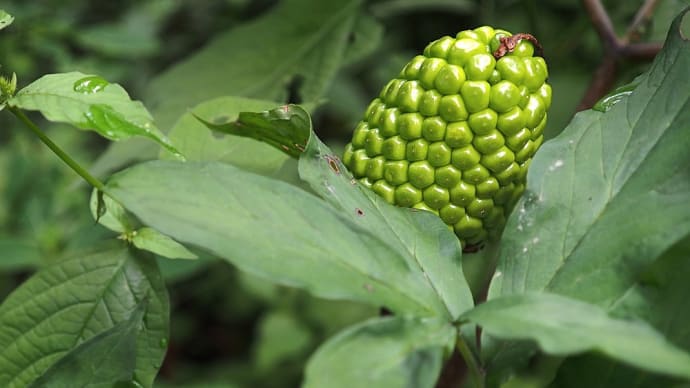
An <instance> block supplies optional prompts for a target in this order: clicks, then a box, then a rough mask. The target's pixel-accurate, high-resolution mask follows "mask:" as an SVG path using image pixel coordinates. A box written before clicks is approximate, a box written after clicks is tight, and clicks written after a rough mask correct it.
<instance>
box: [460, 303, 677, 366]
mask: <svg viewBox="0 0 690 388" xmlns="http://www.w3.org/2000/svg"><path fill="white" fill-rule="evenodd" d="M461 319H462V320H466V321H469V322H472V323H476V324H478V325H480V326H482V330H483V331H484V332H486V333H488V334H489V335H490V336H495V337H497V338H500V339H510V340H527V339H529V340H534V341H536V342H537V344H538V345H539V347H540V348H541V349H542V350H543V351H544V352H546V353H548V354H553V355H571V354H578V353H582V352H586V351H591V350H596V351H599V352H601V353H603V354H605V355H607V356H609V357H611V358H614V359H617V360H620V361H622V362H625V363H627V364H630V365H633V366H635V367H638V368H642V369H646V370H650V371H654V372H658V373H663V374H669V375H674V376H679V377H684V378H690V354H688V353H685V352H683V351H682V350H681V349H679V348H677V347H676V346H674V345H673V344H672V343H670V342H668V341H667V340H666V339H665V338H664V337H663V336H662V335H661V334H660V333H659V332H657V331H655V330H654V329H653V328H652V327H650V326H648V325H647V324H645V323H642V322H634V321H625V320H620V319H614V318H612V317H610V316H609V315H608V314H607V313H606V311H605V310H603V309H601V308H600V307H598V306H595V305H591V304H588V303H584V302H580V301H577V300H575V299H570V298H567V297H563V296H559V295H556V294H548V293H528V294H522V295H508V296H503V297H500V298H497V299H493V300H489V301H487V302H486V303H483V304H481V305H479V306H477V307H475V308H474V309H472V310H469V311H467V312H466V313H464V314H463V315H462V317H461Z"/></svg>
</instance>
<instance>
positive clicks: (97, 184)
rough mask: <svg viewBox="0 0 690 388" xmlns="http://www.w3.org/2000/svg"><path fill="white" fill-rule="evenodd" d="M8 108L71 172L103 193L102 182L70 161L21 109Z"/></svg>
mask: <svg viewBox="0 0 690 388" xmlns="http://www.w3.org/2000/svg"><path fill="white" fill-rule="evenodd" d="M8 108H9V110H10V112H12V114H14V115H15V116H16V117H17V118H18V119H19V121H21V122H22V123H24V125H25V126H26V127H27V128H29V129H30V130H31V131H32V132H33V133H34V134H36V136H38V138H39V139H41V141H42V142H43V144H45V145H46V146H48V148H50V150H51V151H53V152H54V153H55V154H56V155H57V156H58V157H59V158H60V159H61V160H62V161H63V162H65V164H67V165H68V166H69V167H70V168H71V169H72V170H74V172H76V173H77V174H79V176H81V177H82V178H83V179H84V180H85V181H86V182H88V183H89V184H90V185H91V186H93V187H94V188H96V189H98V190H100V191H103V190H104V189H105V185H104V184H103V182H101V181H100V180H98V178H96V177H94V176H93V175H91V174H90V173H89V172H88V171H87V170H86V169H85V168H84V167H82V166H81V165H80V164H79V163H77V162H76V161H75V160H74V159H72V158H71V157H70V156H69V155H67V153H66V152H65V151H64V150H63V149H62V148H60V146H58V145H57V144H55V143H54V142H53V141H52V140H51V139H50V138H49V137H48V135H46V134H45V132H43V131H42V130H41V128H39V127H38V126H37V125H36V124H34V122H33V121H31V119H29V118H28V117H27V116H26V115H25V114H24V112H22V110H21V109H18V108H16V107H12V106H10V107H8Z"/></svg>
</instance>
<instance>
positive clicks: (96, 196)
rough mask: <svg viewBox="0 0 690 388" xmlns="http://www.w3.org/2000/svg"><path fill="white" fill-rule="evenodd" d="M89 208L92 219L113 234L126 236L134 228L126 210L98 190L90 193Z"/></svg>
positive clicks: (133, 221) (133, 222)
mask: <svg viewBox="0 0 690 388" xmlns="http://www.w3.org/2000/svg"><path fill="white" fill-rule="evenodd" d="M89 208H90V209H91V216H93V219H94V220H96V221H97V222H98V223H99V224H101V225H103V226H105V227H106V228H108V229H110V230H112V231H113V232H117V233H125V234H127V233H131V232H132V231H133V230H134V229H135V228H136V225H135V220H133V219H132V217H131V216H130V215H129V214H127V210H125V209H124V208H123V207H122V205H120V204H119V203H117V201H115V200H114V199H112V198H110V197H109V196H107V195H105V194H104V193H103V192H101V191H98V189H93V190H92V191H91V200H90V201H89Z"/></svg>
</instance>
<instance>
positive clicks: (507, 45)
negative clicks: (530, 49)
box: [494, 33, 544, 59]
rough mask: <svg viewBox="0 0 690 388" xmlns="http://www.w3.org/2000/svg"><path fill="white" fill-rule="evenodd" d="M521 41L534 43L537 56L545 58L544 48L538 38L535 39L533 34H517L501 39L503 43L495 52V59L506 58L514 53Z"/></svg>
mask: <svg viewBox="0 0 690 388" xmlns="http://www.w3.org/2000/svg"><path fill="white" fill-rule="evenodd" d="M521 40H528V41H530V42H532V44H533V45H534V50H535V54H536V56H539V57H543V56H544V48H543V47H542V46H541V44H540V43H539V41H538V40H537V38H535V37H534V35H532V34H526V33H519V34H515V35H512V36H504V37H501V38H499V41H500V42H501V45H500V46H498V48H497V49H496V51H494V58H496V59H499V58H501V57H503V56H505V55H506V54H508V53H512V52H513V50H515V47H517V45H518V43H520V41H521Z"/></svg>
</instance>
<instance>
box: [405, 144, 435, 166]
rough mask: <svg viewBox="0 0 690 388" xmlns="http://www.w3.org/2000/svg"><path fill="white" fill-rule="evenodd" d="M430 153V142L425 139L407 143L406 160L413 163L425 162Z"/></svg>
mask: <svg viewBox="0 0 690 388" xmlns="http://www.w3.org/2000/svg"><path fill="white" fill-rule="evenodd" d="M428 153H429V142H427V141H426V140H425V139H416V140H413V141H411V142H408V143H407V150H406V151H405V158H406V159H407V160H409V161H411V162H416V161H418V160H425V159H426V156H427V154H428Z"/></svg>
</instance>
